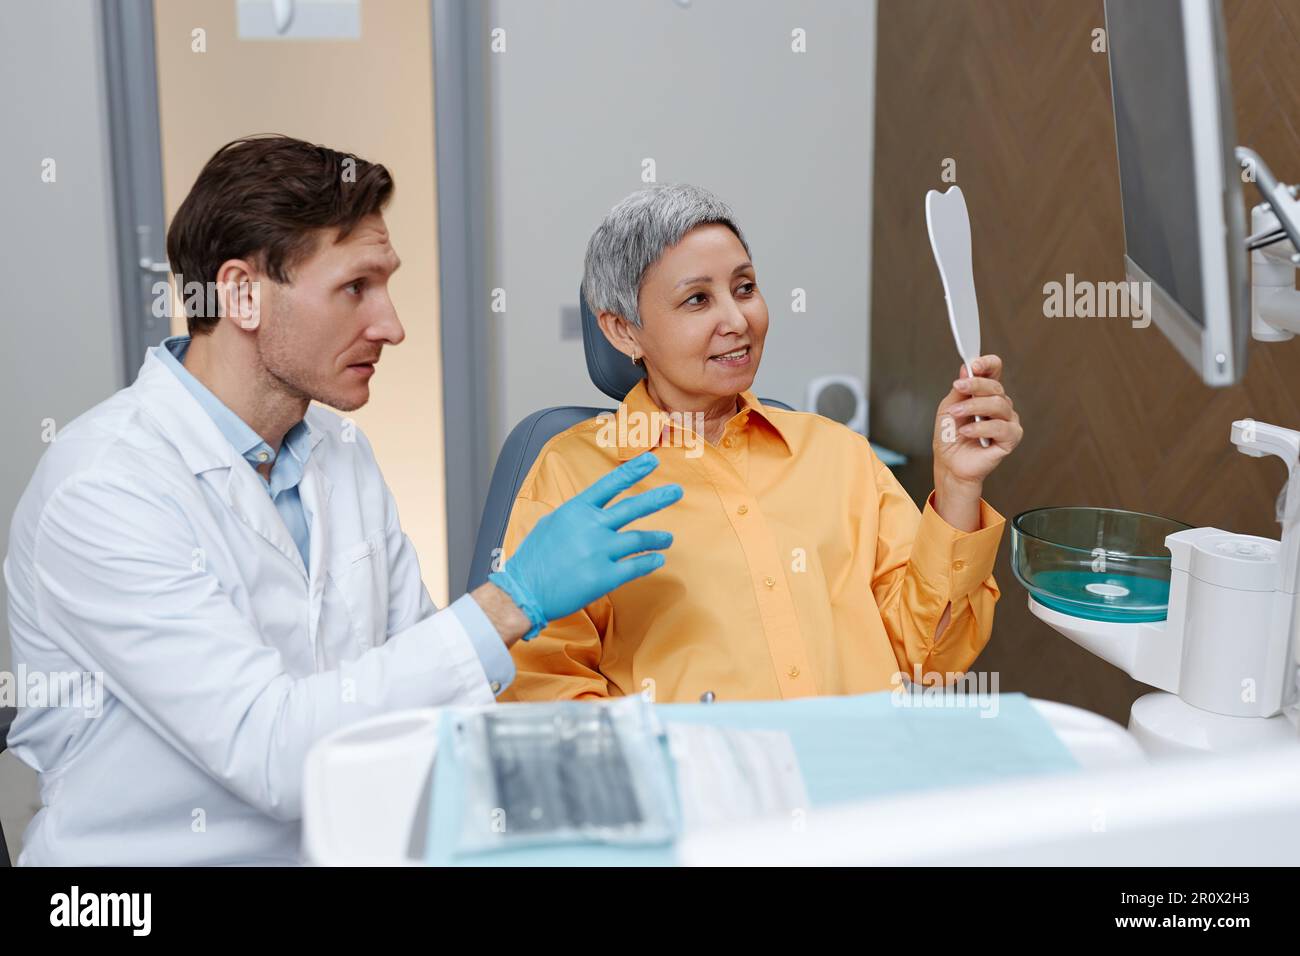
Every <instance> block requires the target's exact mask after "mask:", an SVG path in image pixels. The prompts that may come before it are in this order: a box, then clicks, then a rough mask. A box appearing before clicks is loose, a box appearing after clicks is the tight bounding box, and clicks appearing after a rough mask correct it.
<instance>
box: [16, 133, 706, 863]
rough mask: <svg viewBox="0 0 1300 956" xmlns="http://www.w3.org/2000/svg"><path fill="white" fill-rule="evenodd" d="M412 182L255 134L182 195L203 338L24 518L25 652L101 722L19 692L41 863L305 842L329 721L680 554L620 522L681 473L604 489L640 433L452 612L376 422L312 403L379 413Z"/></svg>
mask: <svg viewBox="0 0 1300 956" xmlns="http://www.w3.org/2000/svg"><path fill="white" fill-rule="evenodd" d="M392 190H393V181H392V178H391V177H390V175H389V173H388V171H387V170H386V169H385V168H384V167H383V166H380V165H377V164H372V163H369V162H366V161H365V160H362V159H359V158H358V157H355V156H351V155H348V154H345V153H339V152H336V151H334V150H331V149H327V148H325V147H322V146H314V145H311V144H308V143H305V142H301V141H299V140H294V139H290V138H287V137H281V136H273V137H253V138H249V139H244V140H237V141H235V142H233V143H230V144H228V145H226V146H224V147H222V148H221V149H220V150H218V151H217V153H216V154H215V155H214V156H213V157H212V158H211V159H210V160H209V161H208V163H207V165H206V166H205V167H204V169H203V170H202V172H201V173H200V174H199V177H198V179H197V181H196V182H195V184H194V187H193V189H192V190H191V191H190V193H189V195H188V196H187V197H186V199H185V201H184V202H183V203H182V204H181V206H180V209H179V210H177V213H176V216H175V218H174V220H173V222H172V225H171V228H170V230H169V232H168V236H167V252H168V256H169V258H170V262H171V267H172V270H173V271H174V272H175V274H176V279H177V286H178V289H179V290H180V291H181V293H182V298H183V299H184V301H185V309H186V317H187V323H188V329H189V333H190V334H189V335H188V336H177V337H174V338H171V339H168V340H167V341H166V342H164V343H163V345H162V346H159V347H157V348H153V349H150V350H149V352H148V354H147V355H146V357H145V361H144V365H143V366H142V367H141V369H140V374H139V377H138V378H137V379H136V381H135V383H134V384H133V385H131V386H130V387H128V388H125V389H123V390H122V391H120V392H118V393H117V394H115V395H113V396H112V397H111V398H109V399H108V400H107V401H105V402H103V403H101V404H100V405H97V406H96V407H95V408H93V409H91V410H90V411H88V412H87V413H85V414H84V415H82V416H81V417H80V418H78V419H77V420H76V421H74V422H72V423H71V424H69V425H68V426H67V427H66V428H64V429H63V430H62V431H61V432H60V433H59V434H58V437H57V440H56V441H55V442H54V443H53V444H52V445H51V446H50V448H49V450H48V451H46V453H45V455H44V456H43V458H42V459H41V462H40V464H39V466H38V467H37V470H36V473H35V475H34V476H33V478H32V480H31V483H30V484H29V485H28V487H27V490H26V492H25V493H24V495H23V497H22V499H21V501H20V502H19V504H18V508H17V511H16V512H15V514H14V518H13V526H12V529H11V534H10V549H9V554H8V556H7V557H6V559H5V563H4V574H5V583H6V585H7V587H8V597H9V629H10V638H11V641H12V645H13V658H14V663H15V668H16V669H18V668H24V669H25V670H26V672H27V673H29V674H31V673H40V674H44V675H45V676H46V678H47V679H48V680H50V681H51V682H53V681H56V680H65V681H66V680H67V679H68V676H69V675H72V676H73V677H76V676H77V675H82V676H84V677H87V678H89V677H92V676H94V677H95V678H96V679H98V677H99V675H102V680H103V687H104V699H103V706H102V714H100V715H99V716H98V717H96V718H94V719H88V718H87V717H86V716H85V713H84V711H83V710H81V709H75V710H74V709H71V708H65V707H58V706H34V705H33V706H24V707H22V708H21V709H20V710H19V713H18V717H17V719H16V721H15V723H14V725H13V727H12V729H11V731H10V735H9V747H10V749H11V750H12V751H13V752H14V754H15V755H16V756H18V757H19V759H21V760H22V761H24V762H25V763H27V764H29V765H30V766H32V767H33V768H35V769H36V770H37V771H38V773H39V775H40V788H41V802H42V807H41V809H40V811H39V812H38V813H37V814H36V816H35V818H34V819H33V820H32V823H31V825H30V826H29V827H28V829H27V832H26V834H25V840H24V847H23V852H22V854H21V856H20V858H19V862H20V863H31V864H64V865H69V864H72V865H80V864H108V865H119V864H154V865H176V864H227V863H270V864H278V863H296V862H298V861H299V859H300V849H299V842H300V825H299V822H298V818H299V816H300V813H301V805H302V770H303V762H304V758H305V756H306V753H307V750H308V749H309V748H310V747H311V745H312V744H313V743H314V742H315V741H316V740H318V739H320V738H321V737H323V736H324V735H326V734H328V733H330V732H331V731H333V730H335V729H337V728H339V727H342V726H345V725H347V724H350V723H353V722H355V721H359V720H362V719H364V718H366V717H369V716H372V715H375V714H380V713H384V712H387V711H392V710H397V709H400V708H407V707H424V706H436V705H446V704H485V703H490V702H491V701H492V700H493V698H494V695H495V694H497V693H499V692H500V691H501V690H503V689H504V688H505V687H506V686H507V685H508V684H509V683H510V681H511V680H512V678H513V677H514V667H513V664H512V663H511V658H510V654H509V652H508V648H509V647H510V646H511V645H513V644H514V642H515V641H516V640H518V639H520V638H525V639H526V638H528V637H531V636H532V635H534V634H536V633H537V632H538V631H539V630H541V628H543V627H544V626H545V625H546V624H547V623H548V622H549V621H551V620H553V619H556V618H562V617H564V616H566V615H568V614H571V613H573V612H575V611H577V610H578V609H580V608H582V607H584V606H586V605H587V604H589V603H591V602H592V601H595V600H596V599H598V598H599V597H600V596H601V595H603V594H605V593H606V592H608V591H611V590H613V589H615V588H617V587H619V586H620V585H621V584H623V583H625V582H627V581H630V580H632V579H634V578H637V577H640V576H642V575H644V574H648V573H649V572H651V571H653V570H654V569H656V568H658V567H659V566H660V565H662V564H663V556H662V555H661V554H658V553H656V551H658V550H660V549H663V548H667V547H668V546H669V544H670V543H671V537H670V536H669V535H668V534H666V533H663V532H655V531H627V532H620V531H619V529H620V528H621V527H623V526H624V525H625V524H627V523H629V522H631V521H634V520H636V519H638V518H641V517H645V516H647V515H650V514H652V513H654V512H656V511H658V510H660V509H661V508H663V507H665V506H667V505H669V504H671V503H672V502H674V501H676V500H677V499H678V498H679V497H680V496H681V489H680V487H678V486H665V487H662V488H657V489H655V490H653V491H648V492H645V493H644V494H640V495H636V496H634V497H629V498H624V499H622V500H620V501H619V502H618V503H616V504H614V505H612V506H610V507H609V508H606V507H605V505H607V504H608V503H609V502H610V501H611V500H612V499H614V498H615V497H616V496H618V495H619V494H620V493H622V492H623V491H625V490H627V489H629V488H631V487H632V486H633V485H635V484H637V483H638V482H639V481H641V479H642V478H644V477H645V476H646V475H647V474H649V472H650V471H651V470H652V469H653V468H654V467H655V465H656V464H657V461H656V459H655V458H654V457H653V456H651V455H649V454H646V455H642V456H640V457H638V458H635V459H633V460H631V461H629V462H627V463H626V464H624V465H622V466H621V467H619V468H617V469H616V470H614V471H613V472H611V473H610V474H608V475H606V476H605V477H604V478H602V479H601V480H599V481H597V482H596V483H595V484H594V485H592V486H591V487H590V488H588V489H587V490H586V491H582V492H580V493H579V494H577V495H576V496H575V497H573V498H571V499H570V500H569V501H568V502H567V503H566V504H564V505H563V506H562V507H560V508H558V509H557V510H556V511H555V512H554V513H553V514H552V515H550V516H549V518H547V519H544V521H542V522H539V524H538V526H537V527H536V529H535V530H534V531H533V533H532V534H531V535H529V536H528V538H527V539H526V540H525V541H524V542H523V544H522V546H521V547H520V548H519V549H518V551H517V553H516V554H515V555H513V556H512V558H511V560H510V562H509V566H508V567H507V568H506V569H505V570H504V571H503V572H499V573H497V574H494V575H493V576H492V581H493V582H495V583H489V584H485V585H483V586H482V587H480V588H478V589H477V590H475V591H474V592H473V593H471V594H468V595H466V596H464V597H461V598H460V599H459V600H457V601H455V602H454V603H453V604H452V605H451V606H450V607H448V608H446V609H444V610H441V611H437V610H436V609H435V608H434V606H433V603H432V602H431V601H430V599H429V595H428V592H427V591H426V590H425V588H424V585H423V584H422V582H421V580H420V570H419V566H418V564H417V561H416V556H415V551H414V549H413V548H412V546H411V542H410V540H409V539H408V538H407V537H406V535H405V534H404V533H403V532H402V527H401V524H400V523H399V521H398V516H397V508H396V506H395V504H394V502H393V498H392V495H391V494H390V493H389V490H388V488H387V486H386V485H385V483H384V480H383V477H382V475H381V474H380V471H379V467H378V465H377V464H376V462H375V458H374V455H373V453H372V452H371V449H370V445H369V443H368V442H367V441H366V438H365V436H364V435H363V434H362V433H361V432H360V431H359V430H357V429H356V428H355V426H354V425H353V424H352V423H351V422H350V421H348V420H347V419H344V418H341V417H340V416H338V415H336V414H334V413H333V412H330V411H327V410H326V409H324V408H322V407H320V405H316V404H312V403H313V402H318V403H321V404H323V405H329V406H332V407H334V408H336V409H339V410H341V411H343V412H349V411H352V410H354V409H357V408H360V407H361V406H362V405H364V404H365V403H366V401H367V400H368V399H369V397H370V391H369V390H370V379H371V377H372V376H373V375H374V374H375V367H376V363H377V362H378V361H379V359H380V356H381V353H382V351H383V348H384V346H386V345H397V344H399V343H400V342H401V341H402V339H403V338H404V336H405V333H404V331H403V329H402V325H401V323H400V322H399V321H398V318H397V314H396V312H395V311H394V309H393V304H392V301H391V300H390V298H389V295H388V280H389V277H390V276H391V275H392V274H393V272H394V271H395V270H396V269H397V268H398V266H399V264H400V263H399V260H398V257H397V254H396V252H395V251H394V250H393V246H392V244H391V242H390V240H389V235H388V231H387V229H386V227H385V224H384V219H383V215H382V211H383V209H384V207H385V205H386V204H387V202H388V200H389V198H390V197H391V194H392ZM28 703H29V704H30V703H31V702H30V701H29V702H28Z"/></svg>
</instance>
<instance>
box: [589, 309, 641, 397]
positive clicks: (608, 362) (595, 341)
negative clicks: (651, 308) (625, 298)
mask: <svg viewBox="0 0 1300 956" xmlns="http://www.w3.org/2000/svg"><path fill="white" fill-rule="evenodd" d="M578 301H579V302H580V303H581V304H582V349H583V351H584V352H585V353H586V354H587V374H588V375H590V376H591V380H592V381H593V382H594V383H595V384H596V387H597V388H598V389H600V390H601V391H602V392H604V393H605V394H606V395H608V396H609V397H610V398H612V399H614V401H616V402H621V401H623V399H624V398H626V397H627V393H628V392H630V391H632V389H634V388H636V383H637V382H639V381H641V379H643V378H644V377H645V369H643V368H641V367H640V366H638V365H633V364H632V360H631V359H630V358H628V357H627V356H626V355H624V354H623V353H622V352H620V351H619V350H618V349H616V348H614V346H612V345H610V344H609V339H607V338H605V333H604V332H602V331H601V330H600V326H599V325H597V324H596V316H595V314H594V313H593V312H592V311H591V309H589V308H588V307H587V297H586V296H584V295H583V294H582V287H581V286H579V287H578Z"/></svg>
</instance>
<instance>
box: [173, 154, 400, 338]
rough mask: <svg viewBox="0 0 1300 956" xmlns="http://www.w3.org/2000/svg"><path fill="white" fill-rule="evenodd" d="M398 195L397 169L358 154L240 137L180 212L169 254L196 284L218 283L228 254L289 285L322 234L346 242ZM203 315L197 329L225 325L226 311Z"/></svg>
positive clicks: (196, 317)
mask: <svg viewBox="0 0 1300 956" xmlns="http://www.w3.org/2000/svg"><path fill="white" fill-rule="evenodd" d="M392 194H393V177H392V176H391V175H390V174H389V172H388V170H387V169H385V168H384V167H383V166H381V165H379V164H378V163H370V162H367V161H366V160H364V159H361V158H359V157H357V156H354V155H352V154H351V153H341V152H339V151H337V150H333V149H330V148H329V147H327V146H317V145H314V144H312V143H306V142H303V141H302V140H300V139H293V138H292V137H289V136H280V135H264V136H249V137H245V138H244V139H237V140H235V141H234V142H232V143H227V144H226V145H225V146H222V147H221V148H220V149H219V150H217V151H216V153H215V154H213V156H212V158H211V159H209V160H208V162H207V164H206V165H205V166H204V167H203V170H202V172H200V173H199V178H198V179H196V180H195V181H194V186H193V187H192V188H191V189H190V193H189V195H188V196H186V197H185V201H184V202H182V203H181V207H180V209H178V210H177V211H176V217H175V218H174V219H173V220H172V224H171V228H170V229H168V230H167V258H168V260H169V261H170V263H171V270H172V272H173V273H174V274H175V275H176V277H177V283H178V284H179V283H181V282H182V281H183V282H184V283H185V285H186V286H188V285H189V284H190V283H191V282H199V283H202V284H203V287H204V288H208V283H214V282H216V281H217V270H218V269H219V268H220V267H221V264H222V263H223V262H225V261H226V260H228V259H248V260H249V261H251V262H254V263H255V264H256V265H257V266H258V268H260V269H261V270H262V271H263V272H265V273H266V274H267V275H268V276H270V277H271V278H272V279H274V280H275V281H276V282H285V283H287V282H290V281H291V279H290V273H291V272H292V270H293V268H294V266H296V265H298V264H299V263H300V262H302V260H304V259H306V258H307V257H308V256H310V255H311V254H312V253H313V252H314V251H315V249H316V245H317V242H318V241H319V232H318V231H319V230H321V229H328V228H336V229H338V236H337V238H339V239H343V238H346V237H347V235H348V234H349V233H350V232H351V231H352V230H353V229H354V228H355V227H356V225H357V223H358V222H360V221H361V220H362V219H363V218H365V217H366V216H369V215H371V214H373V213H376V212H379V211H380V210H382V209H383V208H384V206H385V204H386V203H387V202H388V200H389V198H390V197H391V196H392ZM178 291H179V292H180V293H181V298H182V299H186V295H185V292H184V290H183V289H179V290H178ZM199 298H201V299H203V298H206V297H205V296H200V297H199ZM202 312H203V310H201V309H200V310H195V309H190V308H187V309H186V323H187V325H188V327H189V331H190V335H201V334H204V333H207V332H211V331H212V328H213V327H214V326H215V325H216V323H217V317H216V316H214V315H204V314H202ZM196 313H198V314H196Z"/></svg>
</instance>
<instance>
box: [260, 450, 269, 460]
mask: <svg viewBox="0 0 1300 956" xmlns="http://www.w3.org/2000/svg"><path fill="white" fill-rule="evenodd" d="M270 457H271V456H270V455H268V454H267V453H266V452H264V451H259V452H258V453H257V460H258V461H266V460H267V459H268V458H270Z"/></svg>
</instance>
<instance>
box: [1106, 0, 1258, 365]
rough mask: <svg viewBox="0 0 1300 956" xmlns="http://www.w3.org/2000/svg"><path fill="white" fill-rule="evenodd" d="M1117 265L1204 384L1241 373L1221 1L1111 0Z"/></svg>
mask: <svg viewBox="0 0 1300 956" xmlns="http://www.w3.org/2000/svg"><path fill="white" fill-rule="evenodd" d="M1106 39H1107V50H1108V52H1109V58H1110V82H1111V93H1112V98H1113V100H1114V109H1115V144H1116V148H1117V150H1118V153H1119V179H1120V194H1121V198H1122V201H1123V204H1124V246H1125V251H1124V265H1125V268H1126V271H1127V274H1128V279H1129V281H1130V282H1135V281H1136V282H1149V283H1150V291H1151V294H1150V297H1149V298H1146V297H1145V296H1144V297H1143V301H1148V302H1150V303H1151V313H1152V316H1151V317H1152V319H1153V320H1154V322H1155V325H1156V327H1157V328H1159V329H1160V331H1161V332H1163V333H1164V335H1165V336H1166V337H1167V338H1168V339H1169V341H1170V342H1171V343H1172V344H1173V346H1174V348H1175V349H1176V350H1177V351H1178V353H1179V354H1180V355H1182V356H1183V358H1185V359H1186V360H1187V361H1188V362H1190V363H1191V365H1192V367H1193V368H1194V369H1196V370H1197V372H1199V373H1200V376H1201V378H1202V380H1203V381H1204V382H1205V384H1207V385H1214V386H1222V385H1233V384H1235V383H1237V382H1239V381H1240V380H1241V377H1242V375H1243V374H1244V373H1245V370H1246V341H1247V338H1248V335H1249V329H1250V297H1249V292H1250V290H1249V288H1248V285H1247V269H1246V257H1247V254H1248V253H1247V251H1246V246H1245V216H1244V214H1243V210H1242V194H1241V178H1240V175H1239V172H1238V169H1239V167H1238V165H1237V163H1236V160H1235V159H1234V157H1233V152H1234V150H1235V149H1236V132H1235V127H1234V124H1233V119H1232V92H1231V85H1230V83H1229V81H1228V63H1227V49H1226V43H1225V38H1224V29H1223V17H1222V12H1221V10H1220V8H1219V3H1218V2H1217V0H1106Z"/></svg>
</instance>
